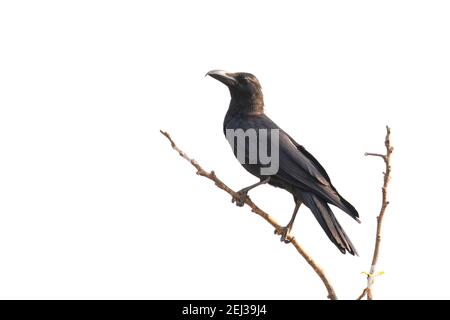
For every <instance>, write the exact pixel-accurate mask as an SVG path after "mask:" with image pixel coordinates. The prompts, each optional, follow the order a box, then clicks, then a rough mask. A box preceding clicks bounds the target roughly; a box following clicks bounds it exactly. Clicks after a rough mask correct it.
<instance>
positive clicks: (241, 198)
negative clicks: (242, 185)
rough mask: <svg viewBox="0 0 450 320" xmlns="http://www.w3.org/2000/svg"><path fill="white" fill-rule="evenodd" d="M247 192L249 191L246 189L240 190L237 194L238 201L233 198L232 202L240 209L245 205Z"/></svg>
mask: <svg viewBox="0 0 450 320" xmlns="http://www.w3.org/2000/svg"><path fill="white" fill-rule="evenodd" d="M247 192H248V191H247V190H245V189H242V190H239V191H238V192H237V194H238V198H237V199H236V198H235V197H233V199H231V202H233V203H234V202H236V205H237V206H238V207H243V206H244V204H245V200H246V199H247Z"/></svg>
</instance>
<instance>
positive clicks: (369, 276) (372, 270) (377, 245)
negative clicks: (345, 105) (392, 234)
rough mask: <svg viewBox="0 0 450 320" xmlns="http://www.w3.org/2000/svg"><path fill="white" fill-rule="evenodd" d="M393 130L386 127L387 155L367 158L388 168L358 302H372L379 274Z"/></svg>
mask: <svg viewBox="0 0 450 320" xmlns="http://www.w3.org/2000/svg"><path fill="white" fill-rule="evenodd" d="M390 138H391V128H389V126H386V139H385V140H384V145H385V147H386V154H384V155H382V154H379V153H368V152H366V153H365V155H366V156H376V157H381V158H382V159H383V161H384V164H385V166H386V170H385V172H383V175H384V178H383V187H382V188H381V195H382V197H381V209H380V214H379V215H378V217H377V233H376V238H375V247H374V250H373V257H372V264H371V266H370V272H369V273H368V274H367V287H366V288H365V289H364V290H363V292H362V293H361V295H360V296H359V297H358V300H361V299H362V298H364V296H366V295H367V300H372V298H373V296H372V285H373V283H374V278H375V276H376V275H377V274H375V271H376V267H377V262H378V256H379V254H380V243H381V227H382V224H383V218H384V214H385V213H386V208H387V206H388V204H389V201H388V200H387V191H388V185H389V181H390V179H391V154H392V152H393V151H394V147H392V146H391V140H390Z"/></svg>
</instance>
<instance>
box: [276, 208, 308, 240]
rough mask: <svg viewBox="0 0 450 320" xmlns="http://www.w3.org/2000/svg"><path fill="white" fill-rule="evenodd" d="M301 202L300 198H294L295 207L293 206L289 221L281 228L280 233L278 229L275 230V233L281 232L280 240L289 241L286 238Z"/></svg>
mask: <svg viewBox="0 0 450 320" xmlns="http://www.w3.org/2000/svg"><path fill="white" fill-rule="evenodd" d="M301 204H302V202H301V201H300V200H295V208H294V213H293V214H292V217H291V220H290V221H289V223H288V224H287V226H285V227H283V228H281V233H280V232H279V231H278V230H275V234H281V239H280V241H282V242H284V243H289V242H291V241H290V240H287V237H288V235H289V233H290V232H291V229H292V226H293V225H294V220H295V217H296V216H297V212H298V209H300V205H301Z"/></svg>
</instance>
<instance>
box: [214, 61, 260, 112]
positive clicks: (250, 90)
mask: <svg viewBox="0 0 450 320" xmlns="http://www.w3.org/2000/svg"><path fill="white" fill-rule="evenodd" d="M206 75H207V76H211V77H213V78H214V79H216V80H219V81H220V82H222V83H223V84H225V85H226V86H227V87H228V89H229V90H230V95H231V104H230V107H234V108H239V109H241V111H244V110H248V111H249V112H258V111H261V112H262V111H263V109H264V98H263V94H262V91H261V85H260V84H259V81H258V79H257V78H256V77H255V76H254V75H253V74H251V73H246V72H235V73H232V72H227V71H223V70H212V71H209V72H208V73H207V74H206Z"/></svg>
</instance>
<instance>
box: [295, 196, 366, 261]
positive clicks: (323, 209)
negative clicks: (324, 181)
mask: <svg viewBox="0 0 450 320" xmlns="http://www.w3.org/2000/svg"><path fill="white" fill-rule="evenodd" d="M302 198H303V202H304V203H305V205H306V206H307V207H308V208H309V209H310V210H311V211H312V213H313V214H314V216H315V217H316V219H317V221H319V223H320V225H321V226H322V229H323V230H324V231H325V233H326V234H327V236H328V238H330V240H331V242H333V243H334V244H335V245H336V247H338V249H339V250H340V251H341V252H342V253H344V254H345V252H346V251H348V252H349V253H350V254H351V255H358V252H357V251H356V249H355V247H354V246H353V244H352V242H351V241H350V239H349V238H348V236H347V235H346V234H345V231H344V229H342V227H341V225H340V224H339V222H338V221H337V219H336V217H335V216H334V214H333V211H331V208H330V206H329V205H328V203H326V202H325V201H323V200H321V199H320V198H318V197H317V196H316V195H314V194H313V193H309V192H304V193H302Z"/></svg>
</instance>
